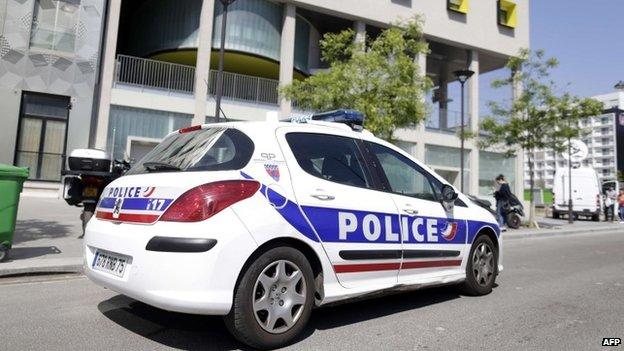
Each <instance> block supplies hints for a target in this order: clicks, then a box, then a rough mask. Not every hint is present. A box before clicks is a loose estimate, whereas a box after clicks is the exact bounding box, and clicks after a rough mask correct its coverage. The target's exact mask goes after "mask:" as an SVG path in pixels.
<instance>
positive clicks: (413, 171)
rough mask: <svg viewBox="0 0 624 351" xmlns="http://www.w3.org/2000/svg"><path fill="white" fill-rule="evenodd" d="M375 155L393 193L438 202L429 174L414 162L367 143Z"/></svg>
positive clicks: (384, 148) (382, 147) (387, 149)
mask: <svg viewBox="0 0 624 351" xmlns="http://www.w3.org/2000/svg"><path fill="white" fill-rule="evenodd" d="M366 146H367V147H368V148H369V149H370V151H371V152H372V153H373V154H374V155H375V157H376V158H377V160H378V161H379V164H380V166H381V169H382V170H383V172H384V175H385V176H386V179H387V180H388V184H389V186H390V190H391V191H392V192H393V193H397V194H401V195H405V196H411V197H415V198H419V199H423V200H428V201H437V198H438V195H437V192H436V191H435V190H434V188H433V186H432V184H431V181H430V179H429V176H428V174H427V173H426V171H425V170H423V169H422V168H421V167H419V166H418V165H417V164H415V163H414V162H412V161H410V159H408V158H407V157H405V156H403V155H401V154H400V153H398V152H396V151H394V150H392V149H389V148H387V147H385V146H382V145H379V144H375V143H371V142H366Z"/></svg>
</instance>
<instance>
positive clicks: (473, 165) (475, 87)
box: [467, 50, 480, 195]
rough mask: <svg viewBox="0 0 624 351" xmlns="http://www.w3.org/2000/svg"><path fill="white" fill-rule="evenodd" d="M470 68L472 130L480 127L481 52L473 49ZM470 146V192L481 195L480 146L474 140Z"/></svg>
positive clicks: (469, 101)
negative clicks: (471, 72)
mask: <svg viewBox="0 0 624 351" xmlns="http://www.w3.org/2000/svg"><path fill="white" fill-rule="evenodd" d="M468 69H470V70H471V71H473V72H474V74H473V75H472V77H470V79H468V82H467V83H468V84H467V91H468V115H469V116H470V124H469V127H470V130H471V131H476V130H478V129H479V73H480V71H479V52H478V51H476V50H471V51H470V55H469V62H468ZM468 145H469V146H470V149H471V150H470V179H469V180H468V193H469V194H473V195H479V148H478V147H477V145H476V143H475V142H474V140H471V141H470V142H469V143H468Z"/></svg>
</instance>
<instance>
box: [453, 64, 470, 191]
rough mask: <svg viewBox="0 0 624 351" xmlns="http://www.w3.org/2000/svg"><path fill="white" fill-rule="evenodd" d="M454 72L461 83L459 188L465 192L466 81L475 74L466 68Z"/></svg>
mask: <svg viewBox="0 0 624 351" xmlns="http://www.w3.org/2000/svg"><path fill="white" fill-rule="evenodd" d="M453 74H454V75H455V77H457V79H458V80H459V83H460V84H461V130H460V135H459V140H460V141H461V146H460V153H459V172H460V173H459V177H460V179H459V184H460V185H459V188H460V191H461V192H462V193H463V192H464V139H465V136H464V126H465V123H464V84H466V81H467V80H468V78H470V77H472V75H473V74H474V72H473V71H471V70H468V69H465V70H459V71H455V72H453Z"/></svg>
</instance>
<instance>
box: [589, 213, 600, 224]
mask: <svg viewBox="0 0 624 351" xmlns="http://www.w3.org/2000/svg"><path fill="white" fill-rule="evenodd" d="M591 219H592V221H594V222H599V221H600V214H598V213H597V214H594V215H592V217H591Z"/></svg>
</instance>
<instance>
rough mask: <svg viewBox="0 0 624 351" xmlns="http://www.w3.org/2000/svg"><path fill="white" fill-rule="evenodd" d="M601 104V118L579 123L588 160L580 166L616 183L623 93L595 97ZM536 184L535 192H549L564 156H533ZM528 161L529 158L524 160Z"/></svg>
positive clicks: (622, 154) (623, 158)
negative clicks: (592, 169)
mask: <svg viewBox="0 0 624 351" xmlns="http://www.w3.org/2000/svg"><path fill="white" fill-rule="evenodd" d="M593 98H594V99H596V100H598V101H601V102H602V103H603V104H604V110H603V113H602V114H601V115H598V116H593V117H590V118H588V119H586V120H585V121H582V122H581V123H580V127H581V129H582V137H581V140H582V141H583V142H584V143H585V144H586V145H587V147H588V150H589V152H588V156H587V158H586V159H585V160H584V161H583V162H582V163H583V165H584V166H587V167H592V168H594V169H595V170H596V172H597V173H598V177H599V179H600V180H601V181H605V180H615V179H617V178H618V176H619V177H622V176H623V175H624V92H622V91H618V92H614V93H610V94H604V95H598V96H594V97H593ZM534 159H535V169H534V170H533V174H534V177H535V178H534V179H535V182H536V183H535V184H536V186H537V187H538V188H544V189H552V187H553V182H554V178H555V172H556V171H557V169H559V168H561V167H567V166H568V161H567V160H566V159H565V158H564V156H563V155H560V154H557V153H555V152H553V151H552V150H538V151H536V152H535V153H534ZM525 160H528V155H526V156H525ZM524 172H525V174H524V179H525V187H527V188H528V187H529V175H530V173H529V165H528V162H525V166H524Z"/></svg>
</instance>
